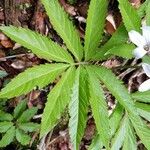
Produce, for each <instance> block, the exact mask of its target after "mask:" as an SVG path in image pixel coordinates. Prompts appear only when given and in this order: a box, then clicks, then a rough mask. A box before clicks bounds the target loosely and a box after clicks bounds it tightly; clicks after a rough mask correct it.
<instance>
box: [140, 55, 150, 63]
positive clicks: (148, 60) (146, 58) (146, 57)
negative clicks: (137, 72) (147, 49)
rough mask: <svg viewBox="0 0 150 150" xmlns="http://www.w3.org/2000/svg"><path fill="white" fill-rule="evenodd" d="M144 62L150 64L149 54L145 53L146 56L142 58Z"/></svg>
mask: <svg viewBox="0 0 150 150" xmlns="http://www.w3.org/2000/svg"><path fill="white" fill-rule="evenodd" d="M142 62H143V63H146V64H150V56H149V55H145V56H144V57H143V58H142Z"/></svg>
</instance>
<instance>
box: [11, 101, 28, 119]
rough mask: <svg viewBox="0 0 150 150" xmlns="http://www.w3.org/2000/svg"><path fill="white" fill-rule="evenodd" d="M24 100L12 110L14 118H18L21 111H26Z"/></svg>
mask: <svg viewBox="0 0 150 150" xmlns="http://www.w3.org/2000/svg"><path fill="white" fill-rule="evenodd" d="M26 107H27V103H26V100H22V101H21V102H20V103H19V104H18V105H17V107H16V108H15V109H14V118H19V117H20V115H21V114H22V113H23V111H24V110H25V109H26Z"/></svg>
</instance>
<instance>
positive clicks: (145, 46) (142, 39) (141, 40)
mask: <svg viewBox="0 0 150 150" xmlns="http://www.w3.org/2000/svg"><path fill="white" fill-rule="evenodd" d="M142 33H143V35H141V34H140V33H138V32H136V31H134V30H131V31H130V32H129V38H130V40H131V42H132V43H134V44H135V45H136V46H137V48H136V49H134V51H133V54H134V56H135V58H137V59H139V58H142V57H143V56H144V55H146V54H147V53H148V52H150V26H143V27H142Z"/></svg>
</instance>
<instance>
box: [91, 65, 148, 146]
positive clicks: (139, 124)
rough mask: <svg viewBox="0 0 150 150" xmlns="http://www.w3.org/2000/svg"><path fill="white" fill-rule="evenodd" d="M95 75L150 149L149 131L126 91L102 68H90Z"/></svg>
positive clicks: (108, 71) (109, 72) (111, 74)
mask: <svg viewBox="0 0 150 150" xmlns="http://www.w3.org/2000/svg"><path fill="white" fill-rule="evenodd" d="M90 68H91V69H93V72H95V73H96V74H97V76H98V77H99V79H100V80H101V81H102V82H103V83H104V84H105V86H106V87H107V88H108V90H109V91H110V92H111V93H112V94H113V95H114V96H115V98H116V99H117V100H118V101H119V103H120V104H121V105H122V106H123V107H124V108H125V109H126V110H127V112H128V113H129V118H130V120H131V122H132V124H133V126H134V128H135V130H136V133H137V135H138V136H139V137H140V139H141V141H142V142H143V144H144V145H145V147H146V148H147V149H150V144H149V143H150V129H149V128H148V127H147V126H146V124H145V123H144V122H143V121H142V119H141V118H140V116H139V113H138V112H137V109H136V107H135V105H134V102H133V100H132V98H131V96H130V95H129V93H128V91H127V89H126V88H125V87H124V86H123V85H122V84H121V82H120V81H119V80H118V79H117V78H116V77H115V76H114V74H113V73H112V72H111V71H110V70H108V69H106V68H104V67H96V66H92V67H90Z"/></svg>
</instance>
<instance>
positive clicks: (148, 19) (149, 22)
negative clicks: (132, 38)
mask: <svg viewBox="0 0 150 150" xmlns="http://www.w3.org/2000/svg"><path fill="white" fill-rule="evenodd" d="M146 25H147V26H150V2H149V3H148V4H147V6H146Z"/></svg>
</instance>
